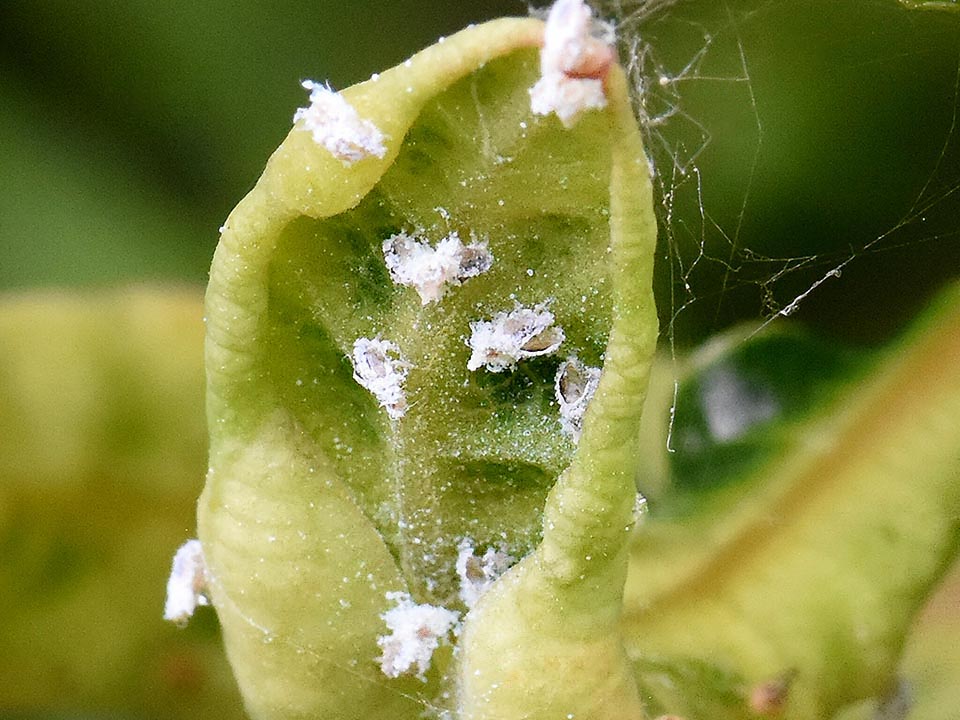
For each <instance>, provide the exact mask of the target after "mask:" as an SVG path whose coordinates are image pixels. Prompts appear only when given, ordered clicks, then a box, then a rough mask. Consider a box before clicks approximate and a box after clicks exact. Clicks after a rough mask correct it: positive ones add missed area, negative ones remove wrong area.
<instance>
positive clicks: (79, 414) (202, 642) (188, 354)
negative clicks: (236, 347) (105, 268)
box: [0, 288, 242, 720]
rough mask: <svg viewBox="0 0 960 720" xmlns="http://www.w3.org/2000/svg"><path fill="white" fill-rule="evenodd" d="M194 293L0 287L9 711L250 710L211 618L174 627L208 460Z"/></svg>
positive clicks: (0, 513) (173, 713) (2, 587)
mask: <svg viewBox="0 0 960 720" xmlns="http://www.w3.org/2000/svg"><path fill="white" fill-rule="evenodd" d="M201 313H202V309H201V302H200V293H199V292H198V291H196V290H193V289H183V290H163V291H161V290H154V289H149V288H138V289H132V290H124V291H111V292H100V293H90V294H86V295H79V294H75V293H57V292H45V293H40V292H24V293H20V294H7V295H6V296H4V297H3V298H2V299H0V398H2V402H0V437H2V438H3V441H2V442H0V646H2V647H3V652H2V653H0V714H4V715H5V716H6V715H7V714H9V713H12V712H16V711H22V712H43V711H46V712H50V713H63V714H70V715H71V716H73V714H75V713H82V712H90V713H102V712H114V713H121V714H124V715H126V716H128V717H159V716H163V717H166V718H173V719H176V718H182V719H183V720H187V719H188V718H196V717H218V718H219V717H222V718H240V717H241V716H242V714H241V711H240V704H239V698H238V696H237V693H236V689H235V686H234V681H233V679H232V678H231V676H230V672H229V668H228V667H227V664H226V662H225V660H224V659H223V658H222V654H221V651H220V648H219V642H218V640H219V633H218V631H217V627H216V623H215V620H214V617H213V614H212V613H201V617H199V618H198V621H199V622H198V623H197V624H196V625H195V626H194V627H191V628H190V630H188V631H187V632H185V633H182V632H178V631H177V630H176V629H175V628H173V627H171V626H169V624H167V623H164V622H163V620H162V619H161V615H162V611H163V589H164V585H165V581H166V577H167V575H168V573H169V569H170V548H172V547H175V546H176V545H177V544H178V543H179V542H181V541H182V540H183V539H184V537H185V536H187V534H188V533H189V532H190V530H189V528H190V525H191V522H192V521H191V516H192V511H193V505H194V501H193V498H194V497H195V495H196V492H197V489H198V486H199V484H200V480H201V477H202V473H203V470H204V468H205V466H206V463H205V454H206V452H205V428H204V422H203V407H202V406H203V400H202V398H203V374H202V365H201V357H202V352H201V345H202V336H203V324H202V322H201Z"/></svg>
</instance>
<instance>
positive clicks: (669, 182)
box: [600, 0, 960, 349]
mask: <svg viewBox="0 0 960 720" xmlns="http://www.w3.org/2000/svg"><path fill="white" fill-rule="evenodd" d="M844 5H846V6H847V7H843V6H844ZM600 10H601V13H602V14H604V15H607V16H615V17H617V18H620V20H619V24H618V36H619V38H620V40H621V43H622V46H623V47H622V50H623V53H624V55H625V57H626V58H628V60H627V62H628V72H629V74H630V77H631V80H632V82H633V85H634V88H635V91H636V92H635V97H636V107H637V112H638V115H639V117H640V119H641V122H642V125H643V127H644V130H645V134H646V138H647V148H648V154H649V156H650V160H651V165H652V169H653V177H654V184H655V189H656V193H657V200H658V208H657V209H658V214H659V222H660V236H661V237H660V248H659V256H658V263H659V267H658V270H657V276H658V288H657V290H658V301H659V303H660V306H661V308H662V311H661V321H662V327H663V328H664V334H665V336H666V339H667V340H668V342H669V344H670V346H671V348H674V349H676V348H677V347H678V346H679V347H685V346H689V345H691V344H693V343H694V342H697V341H699V340H701V339H703V338H704V337H706V336H707V335H709V334H711V333H713V332H716V331H718V330H721V329H722V328H723V327H725V326H727V325H730V324H732V323H734V322H738V321H743V320H753V321H755V322H757V321H758V322H759V325H760V326H761V327H766V326H767V325H769V324H770V323H772V322H775V321H778V320H779V319H782V318H784V317H787V316H791V315H797V316H798V317H800V319H801V320H803V321H805V322H806V323H808V324H811V325H813V326H815V327H818V328H822V329H825V330H826V331H828V332H832V333H834V334H841V335H845V336H848V337H849V338H851V339H853V340H859V341H875V340H879V339H882V338H883V337H885V336H887V335H889V334H890V333H891V332H893V331H894V330H896V329H897V328H898V327H899V326H900V325H902V324H903V323H904V322H905V321H906V320H907V319H909V317H910V315H912V314H913V313H914V312H916V310H918V309H919V307H920V306H922V304H923V302H924V301H925V300H926V299H927V298H928V297H929V295H930V294H931V293H932V292H933V291H934V289H935V288H936V286H937V285H938V284H941V283H942V282H944V281H945V280H947V279H949V277H950V275H951V274H955V271H954V270H952V268H956V267H958V266H957V264H956V263H957V261H958V260H960V253H958V252H957V247H958V246H960V243H958V242H957V241H958V239H960V231H958V226H960V197H958V196H960V138H958V135H957V113H958V84H960V32H958V28H960V24H958V23H957V21H956V16H953V15H949V14H945V13H944V14H940V13H931V12H918V11H910V10H907V9H905V8H902V7H901V6H899V5H898V4H897V3H896V2H895V1H894V0H873V2H862V3H846V4H839V3H798V2H776V3H775V2H771V1H760V2H740V3H703V2H682V1H677V0H639V1H636V2H628V1H625V0H613V1H612V2H607V3H605V4H602V5H601V8H600ZM831 25H833V26H837V27H838V29H837V30H835V31H833V32H835V33H836V35H837V37H835V38H833V39H830V38H827V39H825V38H824V33H826V32H828V28H830V27H831ZM877 34H879V36H880V37H878V38H871V37H869V36H870V35H877ZM891 37H892V38H893V42H892V43H890V44H889V45H888V46H887V47H883V43H884V42H889V41H890V38H891ZM898 38H899V42H897V40H898ZM818 72H819V73H820V74H821V75H822V81H821V78H820V77H818V76H817V75H816V73H818ZM811 78H813V81H812V82H811ZM804 83H806V85H804ZM784 86H786V88H784ZM811 86H812V87H813V91H812V92H813V96H814V97H813V98H812V100H813V101H815V100H816V99H817V98H823V99H825V100H827V101H828V102H827V103H825V104H824V105H823V106H820V107H817V106H816V105H815V104H812V103H811V99H810V98H808V97H805V95H809V94H810V93H811ZM914 98H915V99H916V101H917V102H918V103H922V106H916V107H913V108H912V111H913V115H914V117H913V118H912V119H906V120H904V121H903V128H902V130H901V131H900V132H891V129H890V128H891V126H892V125H894V124H895V122H896V121H895V120H894V119H892V118H895V117H896V115H897V113H904V111H905V110H907V111H909V110H910V104H909V103H910V100H911V99H914ZM791 103H792V104H793V105H794V106H795V107H791ZM851 111H852V112H851ZM850 114H852V115H853V116H854V117H853V120H852V121H850V120H848V119H847V118H848V116H849V115H850ZM885 114H886V115H889V116H891V119H886V120H885V119H884V118H883V116H884V115H885ZM865 116H866V117H865ZM870 116H873V117H872V118H871V117H870ZM848 122H850V123H852V125H851V127H844V124H845V123H848ZM831 124H832V125H831ZM858 130H862V132H860V133H859V135H858V133H857V131H858ZM916 135H922V140H921V139H918V138H917V137H916ZM818 141H819V142H822V143H823V145H824V150H819V151H818V149H817V148H816V147H814V146H813V144H814V143H816V142H818ZM871 142H872V143H874V147H873V148H871V145H870V143H871ZM885 146H890V147H892V148H893V150H894V151H893V152H892V153H891V154H892V155H893V157H890V158H889V159H885V157H884V155H885V151H884V149H883V148H884V147H885ZM905 147H909V148H910V152H909V154H906V155H904V150H903V148H905ZM831 151H833V152H831ZM871 151H872V152H871ZM817 163H819V167H818V166H817ZM804 164H806V166H803V165H804ZM821 177H822V180H821V179H819V178H821ZM836 178H839V180H837V179H836ZM844 185H846V187H844ZM787 193H796V195H797V196H796V197H790V196H789V195H785V194H787ZM904 267H906V272H902V271H903V269H904ZM848 274H849V275H850V276H851V277H850V279H849V281H848V282H844V281H845V280H847V275H848ZM841 278H843V279H841Z"/></svg>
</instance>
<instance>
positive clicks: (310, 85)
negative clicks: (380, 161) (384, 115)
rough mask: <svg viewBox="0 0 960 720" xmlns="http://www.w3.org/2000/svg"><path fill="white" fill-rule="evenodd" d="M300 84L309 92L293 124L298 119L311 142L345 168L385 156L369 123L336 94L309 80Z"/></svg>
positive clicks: (380, 135)
mask: <svg viewBox="0 0 960 720" xmlns="http://www.w3.org/2000/svg"><path fill="white" fill-rule="evenodd" d="M302 85H303V87H304V89H305V90H309V91H310V107H305V108H300V109H298V110H297V111H296V112H295V113H294V115H293V121H294V122H299V121H301V120H302V121H303V127H304V129H306V130H309V131H310V132H311V133H312V135H313V141H314V142H315V143H317V144H318V145H322V146H323V147H325V148H326V149H327V150H329V151H330V152H331V153H332V154H333V156H334V157H335V158H337V159H338V160H339V161H340V162H342V163H343V164H344V165H348V166H349V165H352V164H353V163H355V162H357V161H358V160H363V159H364V158H365V157H370V156H371V155H374V156H376V157H378V158H382V157H383V156H384V155H386V153H387V148H386V146H385V145H384V144H383V141H384V135H383V133H382V132H380V130H379V128H377V126H376V125H374V124H373V123H372V122H370V121H369V120H365V119H363V118H361V117H360V116H359V115H358V114H357V111H356V110H355V109H354V108H353V106H352V105H351V104H350V103H348V102H347V101H346V100H345V99H344V98H343V96H342V95H341V94H340V93H338V92H334V91H333V90H331V89H330V88H328V87H326V86H325V85H321V84H319V83H316V82H314V81H313V80H304V81H303V83H302Z"/></svg>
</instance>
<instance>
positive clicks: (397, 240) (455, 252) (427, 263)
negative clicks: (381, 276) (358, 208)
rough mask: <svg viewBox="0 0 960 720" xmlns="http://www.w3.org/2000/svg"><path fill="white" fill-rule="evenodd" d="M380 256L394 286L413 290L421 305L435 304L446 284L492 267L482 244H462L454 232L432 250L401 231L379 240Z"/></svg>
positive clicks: (426, 243)
mask: <svg viewBox="0 0 960 720" xmlns="http://www.w3.org/2000/svg"><path fill="white" fill-rule="evenodd" d="M383 257H384V260H385V261H386V263H387V269H388V270H389V271H390V277H391V278H392V279H393V281H394V282H395V283H397V284H398V285H406V286H407V287H412V288H414V289H415V290H416V291H417V293H418V294H419V295H420V301H421V303H422V304H423V305H428V304H429V303H432V302H437V301H438V300H440V298H442V297H443V295H444V293H445V292H446V291H447V287H449V286H450V285H460V284H461V283H462V282H463V281H464V280H466V279H468V278H472V277H476V276H477V275H480V274H481V273H485V272H486V271H487V270H489V269H490V267H491V266H492V265H493V255H492V254H491V253H490V250H488V249H487V245H486V243H482V242H477V243H470V244H469V245H464V244H463V242H462V241H461V240H460V236H459V235H458V234H457V232H456V231H454V232H451V233H450V234H449V235H447V236H446V237H445V238H443V239H442V240H441V241H440V242H438V243H437V246H436V247H431V246H430V243H428V242H426V241H422V240H420V239H419V238H418V237H417V236H416V235H413V236H410V235H408V234H407V233H405V232H400V233H397V234H396V235H391V236H390V237H389V238H387V239H386V240H384V241H383Z"/></svg>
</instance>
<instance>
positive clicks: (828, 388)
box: [625, 288, 960, 718]
mask: <svg viewBox="0 0 960 720" xmlns="http://www.w3.org/2000/svg"><path fill="white" fill-rule="evenodd" d="M958 341H960V290H958V289H957V288H953V289H952V290H951V291H950V292H948V293H946V294H945V295H944V296H943V297H941V298H940V299H939V301H938V302H937V303H936V305H935V307H934V308H933V309H932V310H931V311H929V312H928V313H927V314H926V315H925V316H924V317H923V318H922V319H921V320H920V321H919V322H918V323H917V324H916V326H915V327H914V328H913V329H912V330H911V332H910V333H908V334H907V335H906V336H905V337H904V338H902V339H901V340H899V341H898V342H897V343H895V344H894V345H893V346H892V347H891V348H889V349H888V350H887V351H886V352H884V353H883V355H882V357H880V358H875V357H869V356H866V357H864V356H863V354H862V353H861V354H860V356H859V357H858V355H857V354H856V353H852V352H850V351H834V352H831V351H830V350H829V348H828V347H827V346H825V345H823V344H822V343H815V342H812V341H809V340H803V339H802V338H799V337H795V336H790V335H780V334H773V335H767V336H763V335H761V336H758V337H756V338H753V339H749V340H745V341H740V342H728V343H726V344H725V347H723V348H721V349H720V350H719V351H718V349H717V347H716V346H715V347H714V348H713V349H712V350H711V351H709V355H708V356H707V357H705V358H703V359H702V360H701V361H700V362H699V363H697V364H696V366H695V367H696V370H695V371H694V372H693V373H692V374H691V375H690V376H689V377H688V378H686V379H685V381H684V383H683V386H682V389H681V392H680V394H679V405H678V409H677V418H676V425H675V428H674V436H673V438H674V442H675V444H676V455H675V457H674V459H673V460H672V461H671V463H670V466H671V476H670V479H671V484H670V486H669V487H668V488H667V489H666V490H665V491H662V492H661V493H660V496H659V498H658V500H657V502H655V503H653V504H652V507H651V510H650V513H649V517H648V518H647V519H646V521H645V522H644V524H643V525H642V526H641V527H640V528H639V529H638V531H637V535H636V540H635V544H634V554H633V557H632V565H631V574H630V578H629V580H628V585H627V599H626V603H627V611H626V613H627V619H626V621H625V624H626V627H627V634H628V636H629V637H630V653H631V656H632V657H634V658H635V660H636V664H637V671H638V675H639V677H640V682H641V684H642V685H643V686H644V687H645V688H646V690H647V692H649V693H650V695H651V697H652V698H653V700H651V704H652V705H653V706H654V707H655V708H662V709H663V710H664V711H669V712H672V713H677V714H680V715H689V716H694V717H696V716H709V717H711V718H742V717H749V711H748V703H749V698H750V695H751V693H753V692H757V691H759V689H760V688H761V687H763V686H764V685H765V684H767V683H776V682H778V681H787V680H789V682H788V683H787V686H788V691H787V692H786V694H785V699H784V704H785V707H784V709H783V717H787V718H818V717H825V716H828V715H829V714H830V713H832V712H835V711H836V710H838V709H839V708H840V707H842V706H844V705H846V704H848V703H851V702H853V701H855V700H857V699H860V698H868V697H871V696H881V695H883V694H884V693H886V692H887V691H888V690H889V688H890V686H891V685H892V684H893V683H894V682H895V673H896V671H897V666H898V663H899V658H900V653H901V650H902V648H903V645H904V642H905V638H906V635H907V633H908V631H909V628H910V623H911V621H912V619H913V616H914V614H915V613H916V612H917V610H918V609H919V608H920V607H921V606H922V605H923V603H924V600H925V598H926V596H927V594H928V593H929V592H930V590H931V588H932V587H933V586H934V584H935V583H936V582H937V580H938V578H939V577H940V574H941V573H942V572H943V570H944V568H945V567H946V565H947V563H948V562H949V561H950V559H951V558H952V557H953V556H954V554H955V553H956V551H957V538H958V518H960V362H958V360H957V359H958V358H960V346H958ZM730 448H736V449H737V450H738V452H737V454H736V455H734V454H733V453H732V452H730ZM733 457H736V462H733V461H732V460H731V459H730V458H733Z"/></svg>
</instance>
